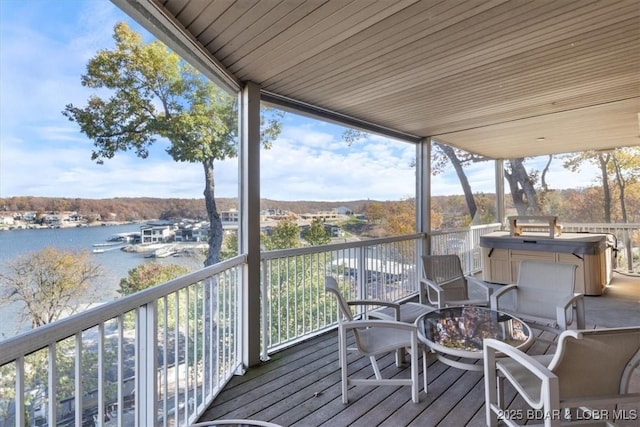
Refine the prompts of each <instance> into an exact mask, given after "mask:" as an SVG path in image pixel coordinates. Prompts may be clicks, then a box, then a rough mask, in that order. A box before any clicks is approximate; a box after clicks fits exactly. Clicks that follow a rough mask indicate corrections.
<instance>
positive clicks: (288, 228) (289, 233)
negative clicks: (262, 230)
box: [262, 219, 300, 251]
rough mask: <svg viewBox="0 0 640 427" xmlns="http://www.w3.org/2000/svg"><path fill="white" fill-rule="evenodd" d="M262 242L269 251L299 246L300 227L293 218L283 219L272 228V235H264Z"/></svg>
mask: <svg viewBox="0 0 640 427" xmlns="http://www.w3.org/2000/svg"><path fill="white" fill-rule="evenodd" d="M262 244H263V245H264V248H265V249H266V250H268V251H273V250H276V249H289V248H297V247H299V246H300V227H299V226H298V224H296V223H295V222H293V220H292V219H285V220H282V221H280V222H279V223H278V225H276V226H275V227H273V228H272V229H271V234H270V235H264V234H263V235H262Z"/></svg>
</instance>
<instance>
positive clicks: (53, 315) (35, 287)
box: [0, 247, 101, 328]
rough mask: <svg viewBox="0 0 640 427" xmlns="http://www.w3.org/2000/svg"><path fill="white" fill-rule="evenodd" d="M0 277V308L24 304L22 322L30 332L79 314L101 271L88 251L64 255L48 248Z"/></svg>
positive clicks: (14, 264) (9, 266)
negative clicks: (63, 317)
mask: <svg viewBox="0 0 640 427" xmlns="http://www.w3.org/2000/svg"><path fill="white" fill-rule="evenodd" d="M5 270H6V273H0V282H1V283H2V284H3V285H4V286H3V287H4V293H3V294H2V295H0V304H10V303H14V302H19V303H21V304H24V307H25V308H24V313H25V314H24V317H25V319H23V320H28V321H30V323H31V326H32V327H33V328H36V327H38V326H42V325H44V324H47V323H51V322H53V321H55V320H57V319H59V318H61V317H62V316H63V315H68V314H71V313H74V312H76V311H78V309H80V308H81V306H82V304H83V301H84V303H86V302H88V301H89V300H91V293H90V292H88V291H89V285H90V284H91V281H92V280H93V279H95V278H97V277H99V276H100V274H101V272H100V267H99V266H98V265H97V264H94V263H93V262H92V261H91V254H90V253H89V252H88V251H64V250H61V249H58V248H55V247H47V248H44V249H42V250H40V251H38V252H34V253H28V254H26V255H23V256H21V257H19V258H17V259H15V260H13V261H11V262H9V263H8V264H7V266H6V269H5Z"/></svg>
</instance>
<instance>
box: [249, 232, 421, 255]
mask: <svg viewBox="0 0 640 427" xmlns="http://www.w3.org/2000/svg"><path fill="white" fill-rule="evenodd" d="M424 236H425V234H424V233H415V234H407V235H404V236H393V237H381V238H374V239H366V240H357V241H353V242H345V243H331V244H328V245H318V246H305V247H303V248H292V249H278V250H275V251H263V252H262V253H261V254H260V258H261V259H262V260H270V259H277V258H284V257H290V256H296V255H308V254H313V253H318V252H331V251H338V250H342V249H350V248H359V247H362V246H375V245H382V244H385V243H393V242H402V241H407V240H416V239H422V238H423V237H424Z"/></svg>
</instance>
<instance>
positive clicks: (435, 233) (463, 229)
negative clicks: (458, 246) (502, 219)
mask: <svg viewBox="0 0 640 427" xmlns="http://www.w3.org/2000/svg"><path fill="white" fill-rule="evenodd" d="M501 226H502V224H500V223H499V222H493V223H491V224H479V225H471V226H469V227H460V228H447V229H446V230H433V231H431V235H432V236H439V235H443V234H451V233H467V232H468V231H469V230H480V229H483V228H492V227H501Z"/></svg>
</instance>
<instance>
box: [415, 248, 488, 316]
mask: <svg viewBox="0 0 640 427" xmlns="http://www.w3.org/2000/svg"><path fill="white" fill-rule="evenodd" d="M422 266H423V277H422V279H421V280H420V302H421V303H425V302H426V301H425V300H424V298H425V297H426V298H427V300H428V301H429V303H430V304H432V305H434V306H436V307H437V308H444V307H447V306H456V305H480V306H487V305H489V298H490V297H491V292H492V289H491V288H490V287H489V286H488V285H487V284H486V283H485V282H483V281H482V280H480V279H476V278H475V277H471V276H465V275H464V273H463V271H462V265H461V264H460V257H458V255H423V256H422ZM469 285H472V286H473V287H475V288H477V291H478V293H479V294H480V295H481V296H480V297H479V298H470V296H469V295H470V293H469V291H470V286H469Z"/></svg>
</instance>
